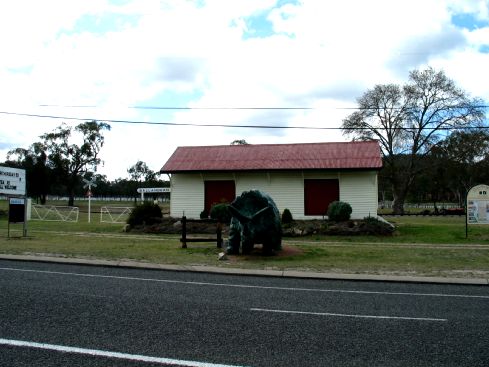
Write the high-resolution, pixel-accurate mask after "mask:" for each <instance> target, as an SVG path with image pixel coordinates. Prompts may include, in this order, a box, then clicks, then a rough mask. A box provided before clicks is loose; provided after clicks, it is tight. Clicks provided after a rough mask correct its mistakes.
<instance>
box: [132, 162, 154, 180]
mask: <svg viewBox="0 0 489 367" xmlns="http://www.w3.org/2000/svg"><path fill="white" fill-rule="evenodd" d="M127 173H129V176H130V177H131V179H132V180H134V181H141V179H142V178H144V181H155V180H156V176H157V173H156V172H154V171H152V170H150V169H149V167H148V165H147V164H146V163H144V162H143V161H137V162H136V164H134V165H133V166H131V167H129V168H128V169H127Z"/></svg>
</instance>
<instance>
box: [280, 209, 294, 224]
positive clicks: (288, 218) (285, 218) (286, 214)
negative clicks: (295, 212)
mask: <svg viewBox="0 0 489 367" xmlns="http://www.w3.org/2000/svg"><path fill="white" fill-rule="evenodd" d="M293 221H294V218H293V217H292V213H291V212H290V210H289V209H287V208H285V209H284V211H283V212H282V224H289V223H292V222H293Z"/></svg>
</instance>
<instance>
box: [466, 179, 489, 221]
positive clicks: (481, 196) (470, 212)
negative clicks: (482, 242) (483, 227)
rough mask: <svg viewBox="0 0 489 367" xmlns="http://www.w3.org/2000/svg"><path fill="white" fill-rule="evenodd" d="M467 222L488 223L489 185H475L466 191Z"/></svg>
mask: <svg viewBox="0 0 489 367" xmlns="http://www.w3.org/2000/svg"><path fill="white" fill-rule="evenodd" d="M467 223H468V224H489V186H488V185H477V186H474V187H473V188H471V189H470V190H469V192H468V193H467Z"/></svg>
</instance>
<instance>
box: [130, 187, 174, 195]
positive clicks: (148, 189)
mask: <svg viewBox="0 0 489 367" xmlns="http://www.w3.org/2000/svg"><path fill="white" fill-rule="evenodd" d="M155 192H170V188H169V187H144V188H139V189H138V193H139V194H148V193H155Z"/></svg>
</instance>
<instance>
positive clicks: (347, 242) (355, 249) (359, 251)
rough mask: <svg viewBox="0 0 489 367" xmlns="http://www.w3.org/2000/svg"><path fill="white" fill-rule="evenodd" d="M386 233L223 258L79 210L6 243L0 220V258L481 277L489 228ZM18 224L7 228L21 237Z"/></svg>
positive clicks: (403, 225)
mask: <svg viewBox="0 0 489 367" xmlns="http://www.w3.org/2000/svg"><path fill="white" fill-rule="evenodd" d="M388 219H389V220H391V221H392V222H393V223H395V225H396V228H397V229H396V232H395V234H394V235H393V236H389V237H378V236H355V237H343V236H312V237H305V238H284V239H283V243H284V248H285V251H283V252H282V253H281V254H280V255H279V256H272V257H263V256H261V255H260V253H259V251H257V253H256V254H253V255H249V256H230V257H229V260H227V261H224V262H222V261H218V260H217V254H218V253H219V252H220V251H222V250H220V249H217V248H216V247H215V245H214V244H212V243H190V244H189V247H188V248H187V249H182V248H181V247H180V243H179V239H178V238H179V236H178V235H142V234H134V233H123V232H122V227H123V225H122V224H108V223H100V222H99V217H94V216H92V223H87V218H86V213H80V221H79V222H77V223H73V222H40V221H30V222H29V223H28V237H27V238H11V239H8V238H7V222H6V220H5V218H3V219H1V220H0V253H3V254H41V255H47V256H65V257H82V258H97V259H109V260H137V261H146V262H152V263H164V264H178V265H211V266H225V267H243V268H254V269H277V270H292V269H295V270H312V271H324V272H346V273H367V274H409V275H430V276H456V277H471V276H472V277H474V276H475V277H485V278H489V226H482V225H481V226H474V225H473V226H470V227H469V237H468V238H465V222H464V221H465V218H464V217H422V216H419V217H389V218H388ZM21 228H22V226H21V225H17V224H16V225H11V229H12V234H13V235H16V236H19V235H20V234H21V232H20V230H21Z"/></svg>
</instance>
